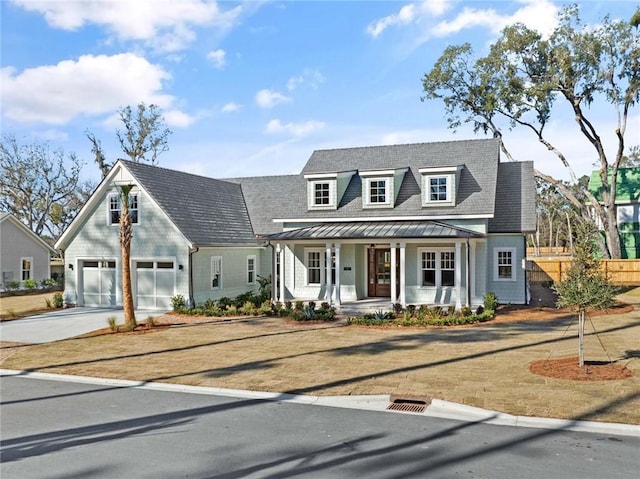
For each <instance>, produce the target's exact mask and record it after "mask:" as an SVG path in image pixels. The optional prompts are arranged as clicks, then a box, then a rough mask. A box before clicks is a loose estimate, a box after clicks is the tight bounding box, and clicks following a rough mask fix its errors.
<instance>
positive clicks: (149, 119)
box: [85, 102, 172, 178]
mask: <svg viewBox="0 0 640 479" xmlns="http://www.w3.org/2000/svg"><path fill="white" fill-rule="evenodd" d="M118 116H119V117H120V121H121V122H122V126H123V127H124V128H123V129H122V130H120V129H118V130H117V131H116V136H117V138H118V142H119V143H120V148H121V149H122V152H123V153H124V154H125V155H126V156H127V157H128V159H130V160H131V161H135V162H137V163H150V164H152V165H157V164H158V156H160V154H162V153H164V152H165V151H167V150H169V146H168V139H169V135H171V133H172V132H171V130H169V129H168V128H167V126H166V122H165V120H164V116H163V114H162V110H161V109H160V108H159V107H158V106H157V105H154V104H151V105H146V104H145V103H144V102H141V103H138V105H137V107H136V109H135V111H134V109H133V108H131V106H125V107H121V108H120V109H119V110H118ZM85 134H86V136H87V138H88V139H89V141H90V142H91V152H92V153H93V154H94V156H95V162H96V164H97V165H98V168H100V171H101V173H102V177H103V178H104V177H105V176H107V173H108V172H109V170H110V169H111V167H112V166H113V164H111V163H109V162H107V159H106V156H105V154H104V150H103V148H102V143H101V142H100V140H99V139H98V138H96V136H95V135H94V134H93V133H91V132H90V131H86V132H85Z"/></svg>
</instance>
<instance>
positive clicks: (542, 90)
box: [423, 6, 640, 258]
mask: <svg viewBox="0 0 640 479" xmlns="http://www.w3.org/2000/svg"><path fill="white" fill-rule="evenodd" d="M634 18H635V17H634ZM638 44H639V42H638V31H637V27H636V26H635V24H633V22H627V21H623V20H612V19H611V18H610V17H608V16H606V17H604V18H603V19H602V21H601V22H600V23H599V24H598V25H597V26H594V27H586V26H585V25H583V24H582V22H581V20H580V17H579V12H578V7H577V6H570V7H567V8H565V9H563V10H562V11H561V12H560V13H559V16H558V24H557V27H556V28H555V29H554V31H553V33H552V34H551V35H550V36H549V37H548V38H545V37H544V36H542V35H541V34H540V33H538V32H536V31H533V30H531V29H529V28H527V27H526V26H524V25H522V24H515V25H512V26H509V27H507V28H505V29H504V30H503V32H502V34H501V36H500V38H498V40H496V41H495V43H493V44H492V45H491V47H490V49H489V53H488V54H487V55H486V56H484V57H479V58H476V57H475V56H474V54H473V51H472V49H471V46H470V45H469V44H464V45H458V46H450V47H447V48H446V49H445V51H444V53H443V54H442V56H441V57H440V58H439V59H438V60H437V62H436V63H435V65H434V67H433V68H432V69H431V71H430V72H429V73H427V74H426V75H425V76H424V78H423V89H424V93H425V95H424V97H423V100H425V99H441V100H443V101H444V105H445V110H446V112H447V121H448V124H449V127H450V128H456V127H459V126H460V125H461V124H462V123H471V124H472V125H473V127H474V131H475V132H479V131H480V132H484V133H492V134H493V135H494V136H495V137H497V138H500V140H501V148H502V151H503V153H504V155H505V156H506V157H507V158H508V159H510V160H513V159H514V158H513V156H512V155H511V153H510V151H509V149H508V147H507V145H506V141H505V138H504V136H503V135H504V133H505V132H504V130H505V129H507V130H511V129H513V128H519V129H524V130H527V131H529V132H530V133H531V134H532V135H533V137H534V138H535V139H537V140H538V141H539V142H540V143H542V144H543V145H544V146H545V147H546V148H547V149H548V150H549V151H550V152H552V153H553V154H554V155H555V156H557V158H558V160H559V161H561V162H562V164H563V165H564V167H565V168H566V169H567V171H568V172H569V175H570V178H571V181H572V183H574V184H576V183H577V182H578V178H577V177H576V175H575V173H574V171H573V168H572V166H571V163H570V160H571V161H589V160H585V159H584V158H577V159H576V158H572V159H570V158H568V157H567V156H566V155H565V154H564V153H563V152H562V151H561V150H560V149H559V148H558V146H557V145H556V144H554V143H552V141H551V140H550V139H549V136H548V130H549V128H547V127H549V125H550V123H551V121H552V119H554V118H555V116H553V115H555V114H557V113H558V112H559V110H560V109H561V107H563V106H567V107H569V109H570V111H571V113H572V115H573V117H574V119H575V122H576V126H577V130H576V133H578V134H577V135H576V138H578V137H581V138H582V139H583V140H584V141H585V142H587V143H588V144H589V145H590V147H591V148H592V149H593V151H594V153H595V156H596V158H597V164H598V170H599V174H600V178H601V180H602V185H603V188H602V195H601V202H598V201H597V200H596V198H595V197H594V196H593V195H592V194H591V193H589V192H586V199H587V203H588V204H585V202H584V201H581V199H580V198H578V197H577V196H576V195H575V192H574V190H572V189H571V188H570V187H569V186H567V185H566V184H564V183H563V182H562V181H559V180H557V179H555V178H553V177H551V176H550V175H548V174H545V173H544V172H542V171H539V170H537V169H536V170H535V174H536V176H537V177H538V178H542V179H544V180H546V181H547V182H549V183H552V184H554V185H555V186H556V187H557V189H558V191H560V192H561V193H562V194H563V196H564V197H565V198H566V199H567V201H568V202H569V203H570V204H572V205H573V206H574V207H576V208H577V209H579V211H580V212H581V215H582V217H583V218H584V220H585V221H589V220H590V219H591V218H592V217H593V215H594V214H595V216H596V217H597V219H598V222H599V223H600V224H601V225H602V226H603V229H604V233H605V237H604V239H603V238H601V236H600V235H597V240H598V241H599V244H598V246H599V248H600V250H601V252H602V254H603V256H604V257H607V258H619V257H620V254H621V253H620V238H619V234H618V228H617V222H616V209H615V196H616V177H617V170H618V168H619V167H620V165H621V162H622V161H623V155H624V153H625V133H626V128H627V119H628V116H629V111H630V109H631V108H632V107H633V106H634V105H635V104H636V103H637V102H638V100H640V48H639V47H638ZM594 104H598V105H609V106H610V107H611V108H612V109H613V111H614V112H615V115H616V119H617V125H616V128H615V131H612V132H609V133H610V134H612V135H613V139H614V142H615V144H616V147H615V149H614V150H613V151H607V149H606V147H605V144H604V141H603V139H602V136H603V135H604V134H605V133H607V132H602V131H599V130H598V128H597V126H596V124H595V122H594V120H595V117H596V115H597V113H594V112H593V111H590V107H591V106H593V105H594ZM567 134H573V132H567Z"/></svg>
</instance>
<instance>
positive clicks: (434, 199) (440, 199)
mask: <svg viewBox="0 0 640 479" xmlns="http://www.w3.org/2000/svg"><path fill="white" fill-rule="evenodd" d="M461 170H462V166H451V167H436V168H419V170H418V171H419V172H420V174H421V175H422V179H421V182H422V206H425V207H442V206H445V207H448V206H454V205H455V202H456V179H457V178H459V176H460V174H461V173H460V172H461Z"/></svg>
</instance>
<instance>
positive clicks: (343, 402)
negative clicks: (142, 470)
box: [0, 369, 640, 437]
mask: <svg viewBox="0 0 640 479" xmlns="http://www.w3.org/2000/svg"><path fill="white" fill-rule="evenodd" d="M5 376H6V377H21V378H31V379H43V380H48V381H67V382H72V383H81V384H95V385H100V386H113V387H122V388H136V389H149V390H155V391H167V392H182V393H188V394H203V395H211V396H224V397H232V398H238V399H255V400H263V401H279V402H286V403H293V404H306V405H311V406H325V407H339V408H346V409H361V410H368V411H379V412H381V411H387V406H388V405H389V401H390V396H389V395H388V394H381V395H360V396H310V395H304V394H290V393H272V392H262V391H248V390H244V389H227V388H216V387H204V386H189V385H184V384H171V383H158V382H146V381H131V380H126V379H107V378H94V377H89V376H72V375H68V374H51V373H39V372H31V371H18V370H13V369H0V377H5ZM389 412H394V413H396V414H407V413H405V412H397V411H389ZM418 415H421V416H428V417H436V418H441V419H454V420H458V421H469V422H481V423H486V424H493V425H497V426H512V427H528V428H537V429H555V430H563V431H575V432H590V433H598V434H612V435H617V436H632V437H640V426H637V425H633V424H618V423H608V422H596V421H578V420H570V419H552V418H538V417H529V416H514V415H511V414H505V413H501V412H496V411H490V410H487V409H482V408H478V407H474V406H467V405H465V404H458V403H454V402H450V401H444V400H441V399H432V400H431V404H430V405H429V406H428V407H427V408H426V411H425V412H424V413H421V414H418Z"/></svg>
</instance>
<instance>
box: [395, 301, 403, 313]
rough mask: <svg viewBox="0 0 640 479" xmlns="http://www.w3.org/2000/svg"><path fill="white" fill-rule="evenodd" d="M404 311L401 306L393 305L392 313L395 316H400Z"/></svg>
mask: <svg viewBox="0 0 640 479" xmlns="http://www.w3.org/2000/svg"><path fill="white" fill-rule="evenodd" d="M403 310H404V308H403V307H402V305H401V304H400V303H393V312H394V313H396V314H400V313H402V311H403Z"/></svg>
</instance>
